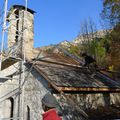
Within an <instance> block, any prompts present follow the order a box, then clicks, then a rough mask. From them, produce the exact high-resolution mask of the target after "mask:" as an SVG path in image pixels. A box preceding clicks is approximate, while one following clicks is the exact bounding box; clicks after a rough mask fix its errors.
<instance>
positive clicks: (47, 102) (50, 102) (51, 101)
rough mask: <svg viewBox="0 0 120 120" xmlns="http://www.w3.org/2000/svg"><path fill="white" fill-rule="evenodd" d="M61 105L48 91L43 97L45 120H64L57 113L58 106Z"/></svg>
mask: <svg viewBox="0 0 120 120" xmlns="http://www.w3.org/2000/svg"><path fill="white" fill-rule="evenodd" d="M58 106H59V104H58V102H57V101H56V99H55V98H54V97H53V96H52V95H51V94H49V93H47V94H46V95H45V96H44V97H43V99H42V107H43V110H44V112H45V113H44V114H43V120H62V118H60V116H59V115H58V114H57V110H56V108H57V107H58Z"/></svg>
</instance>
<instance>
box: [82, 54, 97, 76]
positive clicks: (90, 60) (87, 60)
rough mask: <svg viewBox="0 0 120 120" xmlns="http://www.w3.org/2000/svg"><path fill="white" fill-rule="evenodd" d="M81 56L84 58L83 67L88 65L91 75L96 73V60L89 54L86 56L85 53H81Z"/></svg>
mask: <svg viewBox="0 0 120 120" xmlns="http://www.w3.org/2000/svg"><path fill="white" fill-rule="evenodd" d="M82 57H83V58H84V61H85V64H84V66H85V67H88V68H89V69H90V71H91V72H92V77H93V76H94V75H95V74H96V71H97V70H98V69H97V68H98V67H97V64H96V60H95V59H94V58H92V57H91V56H88V55H87V54H86V53H82Z"/></svg>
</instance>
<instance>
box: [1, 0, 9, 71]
mask: <svg viewBox="0 0 120 120" xmlns="http://www.w3.org/2000/svg"><path fill="white" fill-rule="evenodd" d="M7 5H8V0H5V8H4V19H3V28H2V44H1V55H0V71H1V67H2V57H3V56H2V52H3V48H4V39H5V28H6V17H7Z"/></svg>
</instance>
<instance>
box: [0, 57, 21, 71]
mask: <svg viewBox="0 0 120 120" xmlns="http://www.w3.org/2000/svg"><path fill="white" fill-rule="evenodd" d="M19 61H21V59H20V58H15V57H7V58H6V59H4V60H3V61H2V66H1V70H4V69H6V68H8V67H10V66H11V65H13V64H15V63H17V62H19Z"/></svg>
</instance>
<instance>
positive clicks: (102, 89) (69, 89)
mask: <svg viewBox="0 0 120 120" xmlns="http://www.w3.org/2000/svg"><path fill="white" fill-rule="evenodd" d="M59 89H61V90H62V91H81V92H82V91H85V92H120V88H89V87H87V88H75V87H59Z"/></svg>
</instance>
